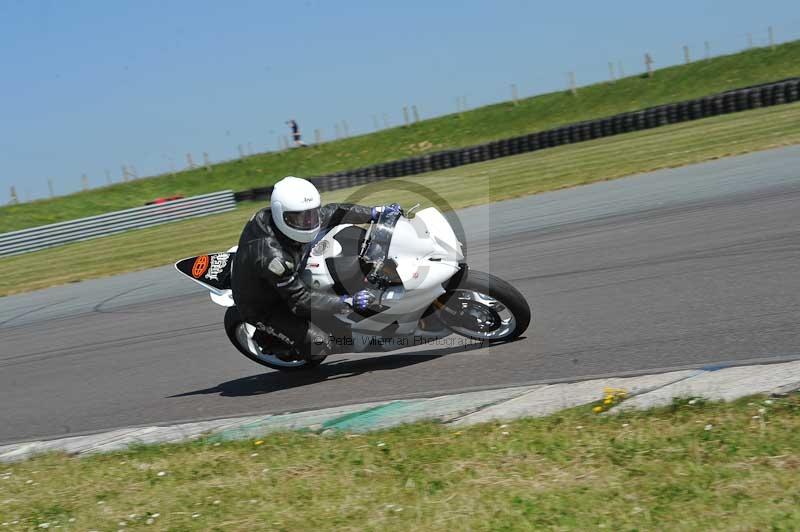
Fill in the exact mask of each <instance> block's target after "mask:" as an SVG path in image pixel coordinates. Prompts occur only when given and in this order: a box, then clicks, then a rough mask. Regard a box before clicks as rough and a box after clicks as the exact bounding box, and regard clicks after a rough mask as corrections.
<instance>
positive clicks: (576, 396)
mask: <svg viewBox="0 0 800 532" xmlns="http://www.w3.org/2000/svg"><path fill="white" fill-rule="evenodd" d="M697 373H698V370H686V371H673V372H670V373H662V374H658V375H644V376H642V377H627V378H608V379H595V380H588V381H581V382H573V383H560V384H551V385H549V386H542V387H538V388H536V389H534V390H531V391H530V392H528V393H526V394H524V395H521V396H519V397H517V398H515V399H511V400H510V401H505V402H503V403H499V404H497V405H494V406H491V407H489V408H484V409H482V410H479V411H477V412H475V413H472V414H469V415H467V416H464V417H461V418H459V419H457V420H456V421H454V422H453V424H454V425H471V424H473V423H483V422H486V421H494V420H511V419H515V418H519V417H540V416H546V415H548V414H552V413H554V412H558V411H559V410H564V409H566V408H574V407H576V406H581V405H585V404H588V403H591V402H593V401H597V400H598V399H601V398H602V397H603V390H604V389H605V388H606V387H611V388H622V389H624V390H625V391H626V392H628V394H629V395H636V394H640V393H645V392H647V391H650V390H654V389H658V388H660V387H662V386H666V385H669V384H672V383H674V382H679V381H681V380H683V379H686V378H688V377H691V376H694V375H696V374H697Z"/></svg>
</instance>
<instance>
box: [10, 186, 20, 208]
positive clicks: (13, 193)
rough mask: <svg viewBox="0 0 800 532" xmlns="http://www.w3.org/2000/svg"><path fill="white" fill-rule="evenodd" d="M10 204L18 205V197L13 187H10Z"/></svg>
mask: <svg viewBox="0 0 800 532" xmlns="http://www.w3.org/2000/svg"><path fill="white" fill-rule="evenodd" d="M11 203H13V204H17V203H19V196H17V189H16V188H14V185H11Z"/></svg>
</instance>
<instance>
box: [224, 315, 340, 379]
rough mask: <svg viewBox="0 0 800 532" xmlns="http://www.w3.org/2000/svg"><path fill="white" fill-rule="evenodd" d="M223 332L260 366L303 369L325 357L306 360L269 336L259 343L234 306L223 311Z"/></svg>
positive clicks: (319, 362) (242, 352) (313, 366)
mask: <svg viewBox="0 0 800 532" xmlns="http://www.w3.org/2000/svg"><path fill="white" fill-rule="evenodd" d="M225 333H226V334H227V335H228V339H229V340H230V341H231V343H232V344H233V346H234V347H236V349H238V350H239V352H240V353H241V354H243V355H244V356H246V357H247V358H249V359H250V360H252V361H253V362H256V363H258V364H261V365H262V366H267V367H268V368H272V369H277V370H280V371H303V370H307V369H313V368H316V367H317V366H319V365H320V364H321V363H322V361H323V360H325V357H321V358H315V359H313V360H306V359H304V358H303V357H302V356H300V354H299V353H298V352H297V350H296V349H294V348H293V347H291V346H290V345H288V344H286V343H284V342H281V341H280V340H278V339H277V338H272V337H270V338H269V339H268V341H265V342H261V343H262V344H264V345H259V343H258V342H256V341H255V340H254V339H253V338H251V337H250V335H249V334H248V333H247V328H246V325H245V322H244V321H242V318H241V316H240V315H239V310H238V309H237V308H236V307H228V310H226V311H225Z"/></svg>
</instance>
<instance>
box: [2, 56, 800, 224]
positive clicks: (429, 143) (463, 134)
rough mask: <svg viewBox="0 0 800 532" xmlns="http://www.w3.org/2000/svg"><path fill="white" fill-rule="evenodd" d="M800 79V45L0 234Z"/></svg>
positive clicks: (62, 208) (46, 218)
mask: <svg viewBox="0 0 800 532" xmlns="http://www.w3.org/2000/svg"><path fill="white" fill-rule="evenodd" d="M797 75H800V41H794V42H791V43H787V44H783V45H780V46H778V47H776V49H775V50H771V49H768V48H761V49H755V50H749V51H745V52H741V53H738V54H733V55H728V56H723V57H717V58H714V59H708V60H704V61H697V62H694V63H691V64H689V65H681V66H675V67H669V68H664V69H661V70H658V71H656V73H655V76H654V77H653V78H652V79H648V78H646V77H642V76H631V77H627V78H624V79H621V80H617V81H615V82H606V83H598V84H595V85H591V86H587V87H582V88H580V89H579V91H578V95H577V96H573V95H571V94H569V93H568V92H557V93H549V94H543V95H539V96H534V97H532V98H527V99H525V100H521V101H520V102H519V105H517V106H514V105H512V104H511V103H510V102H505V103H500V104H495V105H490V106H486V107H481V108H478V109H474V110H472V111H469V112H465V113H462V114H451V115H446V116H442V117H439V118H434V119H431V120H425V121H422V122H419V123H417V124H414V125H412V126H410V127H407V128H405V127H397V128H393V129H388V130H384V131H380V132H377V133H372V134H368V135H362V136H358V137H352V138H349V139H344V140H339V141H335V142H329V143H326V144H322V145H319V146H313V147H310V148H307V149H294V150H289V151H286V152H280V153H265V154H260V155H254V156H252V157H248V158H246V159H244V160H241V161H235V162H229V163H223V164H219V165H215V166H214V167H213V171H212V172H207V171H206V170H204V169H197V170H193V171H185V172H179V173H176V174H175V175H174V176H169V175H168V176H160V177H155V178H146V179H140V180H137V181H133V182H128V183H122V184H117V185H113V186H109V187H103V188H97V189H93V190H90V191H87V192H79V193H75V194H72V195H69V196H63V197H58V198H54V199H49V200H39V201H35V202H31V203H26V204H20V205H11V206H7V207H2V208H0V232H6V231H13V230H15V229H22V228H25V227H34V226H37V225H42V224H46V223H53V222H58V221H64V220H70V219H74V218H79V217H82V216H90V215H94V214H101V213H104V212H109V211H114V210H119V209H124V208H128V207H135V206H139V205H142V204H144V203H145V202H146V201H148V200H150V199H153V198H155V197H158V196H168V195H173V194H183V195H186V196H189V195H195V194H201V193H205V192H213V191H217V190H224V189H233V190H241V189H245V188H251V187H255V186H265V185H269V184H272V183H274V182H275V181H276V180H278V179H280V178H281V177H282V176H284V175H287V174H293V175H298V176H314V175H321V174H325V173H330V172H335V171H339V170H345V169H349V168H356V167H360V166H365V165H369V164H374V163H379V162H385V161H389V160H393V159H399V158H403V157H409V156H413V155H419V154H422V153H426V152H432V151H438V150H442V149H448V148H455V147H460V146H467V145H471V144H476V143H480V142H486V141H489V140H493V139H498V138H503V137H509V136H513V135H519V134H523V133H528V132H533V131H538V130H543V129H548V128H551V127H554V126H558V125H563V124H567V123H571V122H576V121H580V120H587V119H592V118H597V117H602V116H608V115H612V114H616V113H620V112H625V111H632V110H636V109H641V108H645V107H650V106H653V105H658V104H663V103H668V102H674V101H679V100H685V99H689V98H695V97H699V96H704V95H707V94H711V93H715V92H720V91H723V90H728V89H732V88H736V87H743V86H747V85H753V84H757V83H763V82H767V81H773V80H778V79H782V78H786V77H791V76H797Z"/></svg>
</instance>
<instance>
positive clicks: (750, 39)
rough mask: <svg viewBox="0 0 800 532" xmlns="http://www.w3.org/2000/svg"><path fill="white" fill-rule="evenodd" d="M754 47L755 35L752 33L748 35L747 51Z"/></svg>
mask: <svg viewBox="0 0 800 532" xmlns="http://www.w3.org/2000/svg"><path fill="white" fill-rule="evenodd" d="M752 47H753V34H752V33H748V34H747V49H748V50H749V49H751V48H752Z"/></svg>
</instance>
